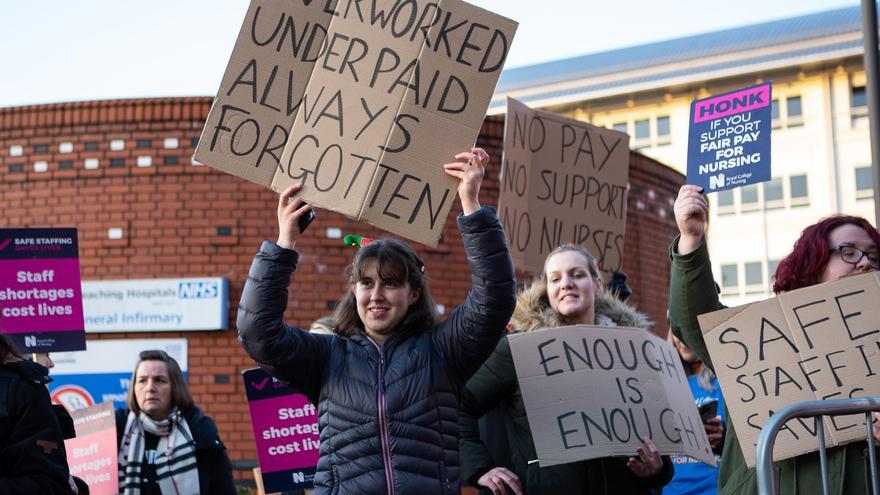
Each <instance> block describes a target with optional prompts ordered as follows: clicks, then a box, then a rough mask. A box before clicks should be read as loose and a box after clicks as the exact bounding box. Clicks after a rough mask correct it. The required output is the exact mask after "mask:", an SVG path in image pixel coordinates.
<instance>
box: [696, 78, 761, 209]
mask: <svg viewBox="0 0 880 495" xmlns="http://www.w3.org/2000/svg"><path fill="white" fill-rule="evenodd" d="M771 98H772V86H771V84H770V83H769V82H766V83H762V84H758V85H756V86H751V87H748V88H743V89H739V90H736V91H733V92H730V93H724V94H721V95H716V96H712V97H710V98H705V99H702V100H694V101H693V102H692V103H691V125H690V129H689V132H688V160H687V183H688V184H694V185H697V186H700V187H702V188H703V191H705V192H717V191H723V190H725V189H732V188H735V187H741V186H745V185H748V184H756V183H758V182H764V181H768V180H770V129H771V127H772V126H771V118H772V115H771Z"/></svg>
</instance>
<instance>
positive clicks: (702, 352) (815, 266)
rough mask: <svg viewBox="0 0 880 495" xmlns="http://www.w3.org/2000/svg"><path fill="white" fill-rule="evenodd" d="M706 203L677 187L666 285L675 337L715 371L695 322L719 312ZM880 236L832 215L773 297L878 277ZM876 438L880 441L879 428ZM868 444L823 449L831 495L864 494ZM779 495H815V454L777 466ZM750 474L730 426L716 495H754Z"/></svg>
mask: <svg viewBox="0 0 880 495" xmlns="http://www.w3.org/2000/svg"><path fill="white" fill-rule="evenodd" d="M708 217H709V204H708V202H707V200H706V198H705V197H704V196H703V195H702V190H701V189H700V188H699V187H697V186H693V185H685V186H682V188H681V190H680V191H679V193H678V199H676V201H675V219H676V223H677V224H678V229H679V231H680V235H679V237H678V238H676V239H675V240H674V241H672V244H671V245H670V247H669V254H670V256H671V257H672V273H671V277H670V281H669V316H670V322H671V327H672V332H673V333H674V334H675V336H676V337H678V338H679V339H681V341H682V342H684V343H685V345H687V346H688V347H689V348H691V349H692V350H693V351H694V352H695V353H696V354H697V356H698V357H699V358H700V360H702V361H703V363H704V364H706V365H707V366H709V367H710V368H713V369H714V366H713V365H712V359H711V357H710V356H709V352H708V351H707V350H706V342H705V341H704V340H703V335H702V332H701V331H700V325H699V323H698V322H697V316H698V315H701V314H704V313H709V312H711V311H716V310H718V309H722V308H723V307H724V306H723V305H722V304H721V303H720V302H719V300H718V292H717V290H716V285H715V281H714V279H713V278H712V265H711V263H710V261H709V251H708V249H707V247H706V241H705V238H704V235H705V233H706V223H707V219H708ZM878 246H880V233H878V231H877V229H876V228H874V227H873V226H872V225H871V224H870V223H869V222H868V221H867V220H865V219H863V218H860V217H854V216H848V215H834V216H831V217H827V218H825V219H822V220H820V221H819V222H817V223H815V224H813V225H810V226H809V227H807V228H806V229H804V231H803V232H802V233H801V236H800V238H799V239H798V240H797V242H795V245H794V249H793V250H792V252H791V253H790V254H789V255H788V256H786V257H785V258H784V259H783V260H782V261H781V262H780V263H779V266H778V267H777V269H776V277H775V278H776V281H775V283H774V284H773V291H774V292H775V293H777V294H779V293H780V292H786V291H791V290H795V289H799V288H801V287H808V286H810V285H814V284H821V283H823V282H829V281H832V280H836V279H838V278H840V277H843V276H846V275H851V274H855V273H860V272H869V271H876V270H880V247H878ZM874 437H875V439H878V438H880V432H878V429H877V427H876V426H875V428H874ZM866 462H867V461H866V455H865V445H864V444H862V443H861V442H855V443H850V444H848V445H843V446H839V447H835V448H831V449H828V466H829V473H828V474H829V480H830V485H831V486H830V488H831V493H835V494H855V493H867V491H868V484H867V483H868V481H867V479H868V476H867V475H866V472H867V471H866V468H867V467H868V466H867V465H866V464H865V463H866ZM775 467H776V473H777V486H778V487H779V490H780V493H792V494H797V493H816V490H818V487H820V486H822V485H821V478H820V476H821V474H820V473H821V469H820V465H819V454H818V453H817V452H813V453H810V454H803V455H800V456H797V457H794V458H791V459H785V460H782V461H779V462H777V463H776V466H775ZM757 491H758V487H757V481H756V476H755V469H748V468H747V466H746V462H745V459H744V458H743V455H742V449H741V447H740V445H739V440H738V439H737V435H736V431H735V429H734V427H733V423H732V422H728V424H727V436H726V438H725V442H724V451H723V454H722V458H721V470H720V472H719V474H718V493H719V494H722V495H728V494H754V493H757Z"/></svg>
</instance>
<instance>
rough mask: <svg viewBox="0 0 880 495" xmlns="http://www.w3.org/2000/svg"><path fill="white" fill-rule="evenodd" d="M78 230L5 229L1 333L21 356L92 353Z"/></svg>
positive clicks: (0, 235)
mask: <svg viewBox="0 0 880 495" xmlns="http://www.w3.org/2000/svg"><path fill="white" fill-rule="evenodd" d="M84 328H85V325H84V324H83V307H82V287H81V285H80V275H79V249H78V243H77V238H76V229H0V333H5V334H8V335H9V336H10V337H11V338H12V340H13V341H14V342H15V345H16V346H18V349H19V350H20V351H21V352H25V353H32V352H59V351H77V350H81V349H85V348H86V336H85V332H84Z"/></svg>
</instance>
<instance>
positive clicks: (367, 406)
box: [238, 148, 515, 495]
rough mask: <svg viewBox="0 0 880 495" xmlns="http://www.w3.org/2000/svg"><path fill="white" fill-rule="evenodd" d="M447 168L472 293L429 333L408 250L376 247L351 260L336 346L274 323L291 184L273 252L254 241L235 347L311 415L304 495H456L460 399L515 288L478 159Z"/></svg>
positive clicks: (491, 344) (414, 260)
mask: <svg viewBox="0 0 880 495" xmlns="http://www.w3.org/2000/svg"><path fill="white" fill-rule="evenodd" d="M455 158H456V159H457V160H459V161H458V162H454V163H449V164H446V165H445V166H444V168H445V170H446V172H447V173H448V174H449V175H452V176H454V177H457V178H459V179H461V183H460V185H459V187H458V195H459V198H460V200H461V204H462V210H463V215H462V216H460V217H459V218H458V224H459V228H460V229H461V233H462V238H463V240H464V245H465V253H466V254H467V258H468V262H469V264H470V267H471V272H472V277H471V282H472V284H473V287H472V288H471V290H470V293H469V294H468V297H467V299H466V300H465V302H464V303H463V304H462V305H461V306H460V307H458V308H457V309H456V310H455V311H453V312H452V314H451V315H450V316H449V318H448V319H446V320H445V321H443V322H440V323H437V322H436V321H435V316H434V315H435V308H434V304H433V302H432V300H431V296H430V294H429V292H428V288H427V285H426V283H425V274H424V266H423V265H422V262H421V260H419V258H418V256H417V255H416V254H415V252H414V251H413V250H412V249H411V248H410V247H409V246H407V245H406V244H404V243H402V242H400V241H395V240H380V241H374V242H372V243H371V244H369V245H367V246H364V247H362V248H361V249H360V250H359V251H358V253H357V255H356V256H355V259H354V262H353V264H352V267H351V275H350V278H349V280H348V282H349V284H350V290H349V291H346V294H345V296H344V297H343V299H342V301H340V304H339V305H338V306H337V310H336V314H335V315H334V320H335V325H336V326H335V328H334V332H335V335H319V334H309V333H307V332H304V331H302V330H299V329H297V328H293V327H289V326H287V325H285V324H284V322H283V321H282V316H283V314H284V310H285V308H286V306H287V286H288V285H289V283H290V275H291V273H292V272H293V270H294V268H295V266H296V262H297V259H298V256H299V255H298V253H297V252H296V251H293V245H294V243H295V241H296V239H297V238H298V237H299V234H300V232H299V229H298V227H297V225H298V221H299V218H300V217H301V216H302V215H304V214H306V213H307V212H308V211H309V209H310V206H309V205H305V204H304V203H303V202H302V201H301V200H300V199H294V200H292V201H290V202H288V200H289V198H290V197H291V196H292V195H293V194H294V193H296V192H297V191H298V190H299V185H294V186H292V187H291V188H289V189H287V190H286V191H285V192H284V193H283V194H282V195H281V198H280V201H279V205H278V219H279V227H280V235H279V239H278V242H277V243H272V242H268V241H267V242H265V243H263V246H262V248H261V250H260V252H259V253H258V254H257V256H256V258H255V259H254V263H253V265H252V266H251V270H250V274H249V277H248V281H247V283H246V284H245V288H244V292H243V293H242V298H241V304H240V306H239V313H238V331H239V340H240V341H241V343H242V346H243V347H244V349H245V350H246V351H247V352H248V354H249V355H250V356H251V357H252V358H253V359H254V360H255V361H257V362H258V363H259V364H260V366H261V367H262V368H263V369H265V370H266V371H267V372H268V373H270V374H271V375H273V376H275V377H276V378H278V379H280V380H282V381H284V382H286V383H288V384H289V385H290V386H291V387H292V388H294V389H295V390H297V391H299V392H301V393H304V394H305V395H307V396H308V397H309V399H310V400H311V401H312V402H314V403H315V404H317V407H318V415H319V423H318V424H319V429H320V439H321V446H320V459H319V461H318V471H317V474H316V476H315V493H319V494H321V493H334V494H335V493H357V494H374V493H388V494H407V493H418V494H419V495H429V494H453V493H455V494H457V493H459V491H460V485H459V480H458V477H459V460H458V400H459V393H460V391H461V389H462V388H463V387H464V384H465V383H466V382H467V380H468V378H470V376H471V375H472V374H473V373H474V372H475V371H476V370H477V368H478V367H479V366H480V364H481V363H482V362H483V361H484V360H485V359H486V357H487V356H488V355H489V354H490V353H491V352H492V349H494V348H495V345H496V343H497V342H498V339H499V338H500V337H501V335H503V333H504V328H505V325H506V324H507V321H508V319H509V318H510V315H511V314H512V312H513V307H514V296H515V294H514V287H515V278H514V270H513V262H512V260H511V258H510V253H509V252H508V249H507V243H506V240H505V237H504V232H503V230H502V228H501V225H500V222H499V221H498V217H497V216H496V215H495V212H494V210H492V209H490V208H485V207H480V204H479V201H478V194H479V189H480V183H481V181H482V177H483V170H484V166H485V164H486V162H487V161H488V155H486V153H485V152H484V151H483V150H481V149H478V148H475V149H474V150H473V153H460V154H458V155H456V157H455ZM306 290H308V288H306Z"/></svg>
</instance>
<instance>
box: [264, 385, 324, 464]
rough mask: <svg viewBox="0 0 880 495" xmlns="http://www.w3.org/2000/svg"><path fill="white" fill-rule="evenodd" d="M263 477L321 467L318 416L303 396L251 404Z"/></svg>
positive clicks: (290, 396)
mask: <svg viewBox="0 0 880 495" xmlns="http://www.w3.org/2000/svg"><path fill="white" fill-rule="evenodd" d="M249 405H250V411H251V421H252V423H253V427H254V440H255V441H256V444H257V458H258V459H259V461H260V469H262V471H263V473H270V472H274V471H282V470H288V469H297V468H303V467H309V466H315V465H317V464H318V415H317V411H316V410H315V406H314V405H312V404H311V403H310V402H309V401H308V399H306V397H305V396H304V395H300V394H293V395H285V396H281V397H273V398H269V399H260V400H254V401H251V402H250V403H249Z"/></svg>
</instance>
